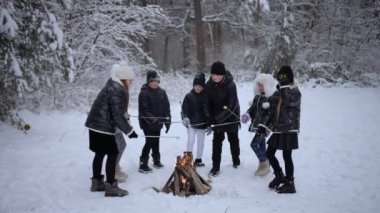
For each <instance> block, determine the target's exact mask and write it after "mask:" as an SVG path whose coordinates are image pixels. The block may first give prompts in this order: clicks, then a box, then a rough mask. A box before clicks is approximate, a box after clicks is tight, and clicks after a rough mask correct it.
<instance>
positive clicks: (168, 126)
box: [165, 122, 170, 134]
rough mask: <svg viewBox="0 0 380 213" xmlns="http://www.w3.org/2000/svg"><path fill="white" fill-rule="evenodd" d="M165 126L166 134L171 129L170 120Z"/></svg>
mask: <svg viewBox="0 0 380 213" xmlns="http://www.w3.org/2000/svg"><path fill="white" fill-rule="evenodd" d="M165 127H166V131H165V134H167V133H168V132H169V129H170V122H167V123H165Z"/></svg>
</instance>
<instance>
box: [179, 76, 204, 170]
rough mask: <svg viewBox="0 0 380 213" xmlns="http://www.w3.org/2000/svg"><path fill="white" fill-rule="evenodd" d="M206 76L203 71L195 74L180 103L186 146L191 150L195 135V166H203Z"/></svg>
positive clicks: (187, 149)
mask: <svg viewBox="0 0 380 213" xmlns="http://www.w3.org/2000/svg"><path fill="white" fill-rule="evenodd" d="M205 82H206V78H205V75H204V74H203V73H199V74H196V75H195V77H194V81H193V89H192V90H191V91H190V92H189V93H187V95H186V96H185V99H184V100H183V103H182V118H183V120H182V123H183V125H184V126H185V127H186V128H187V148H186V151H188V152H192V151H193V147H194V143H195V136H197V155H196V159H195V166H197V167H201V166H205V164H204V163H202V154H203V146H204V140H205V129H206V127H207V121H208V117H209V114H208V109H207V101H206V98H207V96H206V94H205V91H204V87H205Z"/></svg>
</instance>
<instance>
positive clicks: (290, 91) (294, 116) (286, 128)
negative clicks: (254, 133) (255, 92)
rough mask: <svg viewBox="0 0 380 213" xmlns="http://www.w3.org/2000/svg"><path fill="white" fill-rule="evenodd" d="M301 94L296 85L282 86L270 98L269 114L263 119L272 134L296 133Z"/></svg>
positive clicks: (298, 125) (298, 123)
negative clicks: (268, 124)
mask: <svg viewBox="0 0 380 213" xmlns="http://www.w3.org/2000/svg"><path fill="white" fill-rule="evenodd" d="M300 114H301V92H300V91H299V89H298V87H297V85H287V86H282V87H281V88H280V90H279V91H276V92H275V93H274V94H273V96H272V97H271V106H270V112H269V114H268V116H267V118H265V122H266V123H270V124H271V125H270V128H271V130H272V131H273V132H274V133H287V132H298V131H299V129H300Z"/></svg>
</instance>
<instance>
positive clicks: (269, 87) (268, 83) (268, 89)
mask: <svg viewBox="0 0 380 213" xmlns="http://www.w3.org/2000/svg"><path fill="white" fill-rule="evenodd" d="M258 83H261V84H263V85H264V93H265V94H264V95H265V97H267V98H268V97H270V96H272V95H273V93H274V92H275V91H276V83H277V81H276V80H275V79H274V78H273V76H272V75H270V74H264V73H260V74H259V75H258V76H257V77H256V79H255V80H254V81H253V91H254V93H255V95H261V93H260V91H259V88H258V87H257V84H258Z"/></svg>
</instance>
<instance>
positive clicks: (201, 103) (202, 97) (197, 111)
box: [182, 89, 210, 129]
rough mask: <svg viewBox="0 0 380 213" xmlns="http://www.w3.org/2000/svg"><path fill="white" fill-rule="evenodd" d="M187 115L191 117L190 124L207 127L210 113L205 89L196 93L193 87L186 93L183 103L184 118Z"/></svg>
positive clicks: (202, 127)
mask: <svg viewBox="0 0 380 213" xmlns="http://www.w3.org/2000/svg"><path fill="white" fill-rule="evenodd" d="M186 117H187V118H189V119H190V125H194V126H192V127H193V128H196V129H206V127H207V122H208V120H209V117H210V114H209V112H208V107H207V94H206V92H205V90H203V91H202V92H200V93H196V92H195V91H194V89H193V90H191V91H190V92H189V93H187V94H186V96H185V98H184V100H183V103H182V119H183V118H186ZM197 124H202V125H197Z"/></svg>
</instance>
